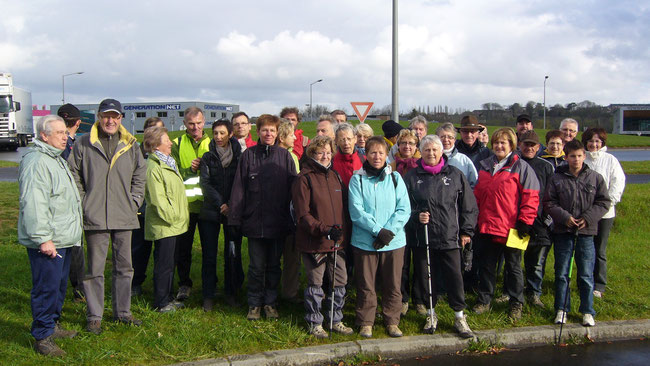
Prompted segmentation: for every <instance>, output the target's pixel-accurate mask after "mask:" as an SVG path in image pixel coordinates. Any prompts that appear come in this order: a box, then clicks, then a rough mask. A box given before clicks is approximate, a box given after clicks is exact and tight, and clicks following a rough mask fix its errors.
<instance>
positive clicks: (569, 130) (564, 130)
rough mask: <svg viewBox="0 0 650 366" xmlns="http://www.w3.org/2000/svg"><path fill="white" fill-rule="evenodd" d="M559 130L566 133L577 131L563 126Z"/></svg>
mask: <svg viewBox="0 0 650 366" xmlns="http://www.w3.org/2000/svg"><path fill="white" fill-rule="evenodd" d="M561 131H562V132H568V133H576V132H578V131H577V130H571V129H568V128H563V129H562V130H561Z"/></svg>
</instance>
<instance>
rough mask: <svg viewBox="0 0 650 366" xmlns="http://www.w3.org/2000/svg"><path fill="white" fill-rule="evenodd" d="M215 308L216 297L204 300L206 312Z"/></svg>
mask: <svg viewBox="0 0 650 366" xmlns="http://www.w3.org/2000/svg"><path fill="white" fill-rule="evenodd" d="M213 308H214V299H205V300H203V311H205V312H206V313H207V312H209V311H212V309H213Z"/></svg>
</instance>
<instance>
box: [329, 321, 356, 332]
mask: <svg viewBox="0 0 650 366" xmlns="http://www.w3.org/2000/svg"><path fill="white" fill-rule="evenodd" d="M330 330H331V331H332V332H336V333H339V334H343V335H350V334H352V333H354V331H353V330H352V328H350V327H348V326H346V325H345V324H343V322H338V323H334V324H332V329H330Z"/></svg>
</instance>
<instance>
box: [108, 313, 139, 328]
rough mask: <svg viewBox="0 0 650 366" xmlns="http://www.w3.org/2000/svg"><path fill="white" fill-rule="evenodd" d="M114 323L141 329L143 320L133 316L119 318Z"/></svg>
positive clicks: (114, 319)
mask: <svg viewBox="0 0 650 366" xmlns="http://www.w3.org/2000/svg"><path fill="white" fill-rule="evenodd" d="M113 321H114V322H116V323H122V324H126V325H133V326H134V327H139V326H141V325H142V320H140V319H136V318H134V317H133V315H128V316H118V317H117V318H113Z"/></svg>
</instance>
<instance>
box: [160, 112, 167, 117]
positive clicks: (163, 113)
mask: <svg viewBox="0 0 650 366" xmlns="http://www.w3.org/2000/svg"><path fill="white" fill-rule="evenodd" d="M158 117H159V118H162V117H167V112H158Z"/></svg>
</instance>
